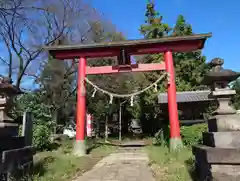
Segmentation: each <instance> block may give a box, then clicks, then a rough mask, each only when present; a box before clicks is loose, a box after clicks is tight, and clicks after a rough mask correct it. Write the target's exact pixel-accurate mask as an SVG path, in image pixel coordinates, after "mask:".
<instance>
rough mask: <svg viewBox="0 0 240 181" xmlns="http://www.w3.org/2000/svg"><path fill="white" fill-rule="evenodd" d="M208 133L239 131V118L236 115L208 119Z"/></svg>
mask: <svg viewBox="0 0 240 181" xmlns="http://www.w3.org/2000/svg"><path fill="white" fill-rule="evenodd" d="M208 131H209V132H228V131H240V116H239V115H237V114H225V115H215V116H213V117H211V118H209V119H208Z"/></svg>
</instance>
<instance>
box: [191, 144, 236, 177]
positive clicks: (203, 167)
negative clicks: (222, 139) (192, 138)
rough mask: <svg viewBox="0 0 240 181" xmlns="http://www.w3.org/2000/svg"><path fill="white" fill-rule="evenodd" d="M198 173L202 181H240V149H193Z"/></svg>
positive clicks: (204, 147)
mask: <svg viewBox="0 0 240 181" xmlns="http://www.w3.org/2000/svg"><path fill="white" fill-rule="evenodd" d="M193 153H194V155H195V158H196V161H195V166H196V171H197V173H198V177H199V180H200V181H208V180H209V181H210V180H214V181H237V180H240V179H239V178H240V149H237V148H212V147H208V146H203V145H198V146H194V147H193Z"/></svg>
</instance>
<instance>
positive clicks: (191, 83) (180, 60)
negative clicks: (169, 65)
mask: <svg viewBox="0 0 240 181" xmlns="http://www.w3.org/2000/svg"><path fill="white" fill-rule="evenodd" d="M191 34H193V31H192V26H191V25H190V24H188V23H187V22H186V20H185V18H184V16H183V15H179V17H178V19H177V22H176V25H175V26H174V28H173V33H172V35H171V36H186V35H191ZM173 58H174V64H175V71H176V86H177V90H178V91H189V90H200V89H205V88H206V87H205V86H203V85H201V80H202V77H203V76H204V74H205V73H206V71H208V70H209V65H208V64H206V57H205V56H203V55H202V53H201V51H195V52H187V53H178V52H177V53H174V54H173Z"/></svg>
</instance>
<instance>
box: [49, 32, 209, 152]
mask: <svg viewBox="0 0 240 181" xmlns="http://www.w3.org/2000/svg"><path fill="white" fill-rule="evenodd" d="M209 37H211V33H208V34H196V35H191V36H180V37H165V38H160V39H149V40H145V39H144V40H129V41H120V42H106V43H96V44H87V45H74V46H49V47H46V48H45V49H47V50H48V51H49V53H50V54H51V55H52V56H53V57H55V58H56V59H74V58H79V66H78V88H77V124H76V125H77V126H76V143H75V147H74V153H75V154H76V155H79V156H82V155H84V154H85V144H84V137H85V117H86V105H85V102H86V100H85V99H86V98H85V94H86V89H85V77H86V75H90V74H111V73H120V72H142V71H156V70H166V71H167V72H168V74H169V75H170V79H169V83H168V110H169V121H170V148H171V149H172V150H174V149H176V148H178V147H179V146H182V141H181V136H180V127H179V120H178V108H177V103H176V85H175V75H174V74H175V71H174V63H173V57H172V52H189V51H195V50H199V49H202V48H203V47H204V43H205V41H206V39H207V38H209ZM154 53H164V62H163V63H152V64H134V65H132V64H131V61H130V56H131V55H140V54H154ZM109 56H117V57H118V60H119V65H118V66H101V67H89V66H87V60H86V58H96V57H109Z"/></svg>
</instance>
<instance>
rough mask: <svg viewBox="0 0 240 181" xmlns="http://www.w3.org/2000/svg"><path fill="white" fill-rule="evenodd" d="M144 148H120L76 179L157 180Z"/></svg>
mask: <svg viewBox="0 0 240 181" xmlns="http://www.w3.org/2000/svg"><path fill="white" fill-rule="evenodd" d="M148 161H149V160H148V156H147V154H146V153H145V152H144V150H143V149H142V148H120V149H119V150H118V152H117V153H113V154H110V155H109V156H107V157H105V158H103V159H102V160H101V161H100V162H98V163H97V164H96V165H95V166H94V167H93V169H92V170H90V171H88V172H86V173H84V174H83V175H82V176H81V177H79V178H77V179H76V180H74V181H155V179H154V178H153V176H152V173H151V171H150V169H149V168H148Z"/></svg>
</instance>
